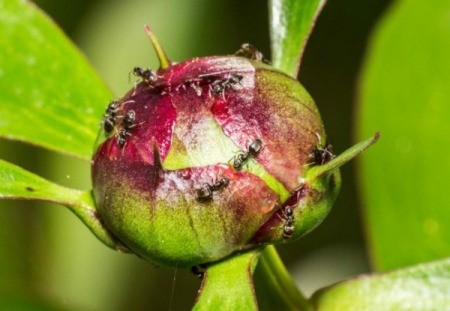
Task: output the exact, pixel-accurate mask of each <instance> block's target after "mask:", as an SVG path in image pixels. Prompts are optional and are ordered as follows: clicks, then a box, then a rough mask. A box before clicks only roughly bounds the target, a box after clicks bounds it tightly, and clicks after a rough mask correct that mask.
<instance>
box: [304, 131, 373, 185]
mask: <svg viewBox="0 0 450 311" xmlns="http://www.w3.org/2000/svg"><path fill="white" fill-rule="evenodd" d="M380 135H381V134H380V132H376V133H375V134H374V135H373V137H371V138H369V139H367V140H365V141H362V142H360V143H358V144H356V145H354V146H353V147H350V148H349V149H347V150H345V151H344V152H343V153H341V154H340V155H338V156H337V157H336V158H334V159H333V160H331V161H330V162H328V163H326V164H324V165H319V166H315V167H313V168H311V169H310V170H309V171H308V173H307V177H306V179H307V180H309V181H313V180H316V179H317V178H319V177H321V176H322V175H324V174H326V173H328V172H331V171H332V170H335V169H337V168H339V167H340V166H342V165H344V164H345V163H347V162H349V161H350V160H352V159H353V158H355V157H356V156H358V155H359V154H361V153H362V152H364V151H365V150H366V149H367V148H369V147H370V146H372V145H373V144H374V143H376V142H377V140H378V139H379V138H380Z"/></svg>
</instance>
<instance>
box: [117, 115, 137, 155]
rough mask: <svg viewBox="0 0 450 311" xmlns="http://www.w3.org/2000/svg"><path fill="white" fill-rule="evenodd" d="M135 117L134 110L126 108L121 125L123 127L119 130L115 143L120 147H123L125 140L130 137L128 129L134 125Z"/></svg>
mask: <svg viewBox="0 0 450 311" xmlns="http://www.w3.org/2000/svg"><path fill="white" fill-rule="evenodd" d="M135 119H136V113H135V112H134V110H128V112H127V113H126V115H125V117H124V118H123V120H122V126H123V128H122V129H121V130H120V131H119V134H118V135H117V145H119V147H120V148H123V147H124V146H125V143H126V140H127V138H128V137H131V132H130V130H131V129H132V128H133V127H135V126H136V124H135Z"/></svg>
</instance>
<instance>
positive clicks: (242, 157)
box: [233, 138, 262, 170]
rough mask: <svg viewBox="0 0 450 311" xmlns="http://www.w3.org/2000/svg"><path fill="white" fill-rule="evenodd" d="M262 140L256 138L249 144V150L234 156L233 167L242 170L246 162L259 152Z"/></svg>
mask: <svg viewBox="0 0 450 311" xmlns="http://www.w3.org/2000/svg"><path fill="white" fill-rule="evenodd" d="M261 147H262V141H261V139H259V138H257V139H255V140H254V141H253V142H252V143H251V144H250V145H249V146H248V152H242V151H241V153H239V154H238V155H237V156H235V157H234V158H233V167H234V169H235V170H240V169H241V168H242V166H243V165H244V163H245V162H246V161H247V160H248V159H250V158H251V157H256V156H257V155H258V153H259V152H260V151H261Z"/></svg>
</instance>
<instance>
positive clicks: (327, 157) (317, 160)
mask: <svg viewBox="0 0 450 311" xmlns="http://www.w3.org/2000/svg"><path fill="white" fill-rule="evenodd" d="M309 156H310V158H312V159H313V163H314V164H315V165H323V164H325V163H328V162H330V161H331V160H333V159H334V158H335V155H334V153H333V146H331V145H329V144H328V145H326V147H325V148H322V147H315V148H314V149H313V151H312V152H311V153H310V155H309Z"/></svg>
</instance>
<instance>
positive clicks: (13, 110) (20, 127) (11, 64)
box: [0, 0, 112, 159]
mask: <svg viewBox="0 0 450 311" xmlns="http://www.w3.org/2000/svg"><path fill="white" fill-rule="evenodd" d="M0 38H2V39H1V40H0V115H1V119H0V137H6V138H9V139H15V140H21V141H25V142H28V143H32V144H36V145H39V146H43V147H46V148H49V149H52V150H55V151H59V152H64V153H68V154H71V155H75V156H78V157H81V158H84V159H90V158H91V154H92V151H93V145H94V140H95V137H96V134H97V132H98V126H99V122H100V119H101V116H102V113H103V111H104V109H105V107H106V105H107V102H108V100H110V99H111V97H112V95H111V93H110V91H109V90H108V89H107V88H106V86H105V85H104V83H103V82H102V81H101V80H100V79H99V77H98V76H97V75H96V73H95V72H94V71H93V69H92V68H91V66H90V65H89V64H88V63H87V61H86V60H85V59H84V57H83V56H82V55H81V54H80V52H79V51H78V50H77V49H76V48H75V47H74V46H73V44H72V43H71V42H70V41H69V40H68V39H67V37H66V36H65V35H64V34H63V33H62V32H61V30H60V29H59V28H57V26H56V25H55V24H53V22H52V21H51V20H50V19H49V18H48V17H46V16H45V15H44V14H43V13H42V12H40V11H39V10H38V9H37V8H35V7H34V5H32V4H30V3H28V2H27V1H19V0H1V1H0Z"/></svg>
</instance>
